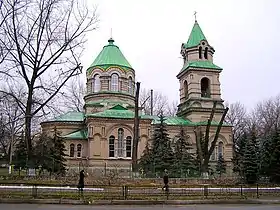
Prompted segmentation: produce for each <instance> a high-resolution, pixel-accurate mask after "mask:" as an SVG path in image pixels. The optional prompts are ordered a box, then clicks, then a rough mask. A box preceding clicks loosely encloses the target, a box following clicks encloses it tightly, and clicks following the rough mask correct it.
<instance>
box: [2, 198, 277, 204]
mask: <svg viewBox="0 0 280 210" xmlns="http://www.w3.org/2000/svg"><path fill="white" fill-rule="evenodd" d="M0 203H8V204H23V203H24V204H67V205H193V204H280V200H258V199H237V200H155V201H152V200H95V201H91V202H90V201H83V200H69V199H0Z"/></svg>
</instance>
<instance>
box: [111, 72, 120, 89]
mask: <svg viewBox="0 0 280 210" xmlns="http://www.w3.org/2000/svg"><path fill="white" fill-rule="evenodd" d="M110 89H111V91H119V76H118V75H117V74H112V76H111V88H110Z"/></svg>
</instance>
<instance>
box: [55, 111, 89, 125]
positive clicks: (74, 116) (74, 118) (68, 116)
mask: <svg viewBox="0 0 280 210" xmlns="http://www.w3.org/2000/svg"><path fill="white" fill-rule="evenodd" d="M50 121H58V122H80V121H84V113H83V112H74V111H71V112H67V113H65V114H62V115H59V116H58V117H56V118H54V119H53V120H50Z"/></svg>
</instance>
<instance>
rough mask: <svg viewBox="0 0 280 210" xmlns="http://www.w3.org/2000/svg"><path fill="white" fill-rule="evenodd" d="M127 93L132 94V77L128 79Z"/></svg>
mask: <svg viewBox="0 0 280 210" xmlns="http://www.w3.org/2000/svg"><path fill="white" fill-rule="evenodd" d="M128 93H129V94H133V88H132V77H129V78H128Z"/></svg>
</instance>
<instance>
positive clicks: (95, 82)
mask: <svg viewBox="0 0 280 210" xmlns="http://www.w3.org/2000/svg"><path fill="white" fill-rule="evenodd" d="M100 89H101V84H100V76H99V74H96V75H94V77H93V92H95V93H96V92H99V91H100Z"/></svg>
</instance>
